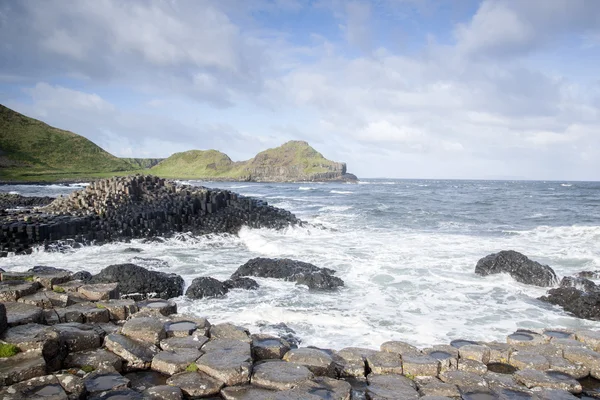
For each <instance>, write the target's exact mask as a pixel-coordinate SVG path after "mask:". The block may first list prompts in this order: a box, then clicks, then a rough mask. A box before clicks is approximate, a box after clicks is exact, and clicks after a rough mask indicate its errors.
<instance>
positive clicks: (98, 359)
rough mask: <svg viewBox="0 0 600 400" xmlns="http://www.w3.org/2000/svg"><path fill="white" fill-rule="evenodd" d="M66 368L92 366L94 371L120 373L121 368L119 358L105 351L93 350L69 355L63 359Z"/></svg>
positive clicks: (121, 362)
mask: <svg viewBox="0 0 600 400" xmlns="http://www.w3.org/2000/svg"><path fill="white" fill-rule="evenodd" d="M64 366H65V367H66V368H82V367H85V366H92V367H94V368H96V369H109V370H110V369H111V368H112V369H114V370H115V371H118V372H120V371H121V369H122V368H123V361H122V359H121V357H119V356H117V355H115V354H114V353H112V352H110V351H107V350H105V349H95V350H86V351H79V352H75V353H70V354H69V355H68V356H67V358H66V359H65V362H64Z"/></svg>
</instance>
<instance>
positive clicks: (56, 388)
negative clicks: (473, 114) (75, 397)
mask: <svg viewBox="0 0 600 400" xmlns="http://www.w3.org/2000/svg"><path fill="white" fill-rule="evenodd" d="M0 396H1V398H2V399H3V400H22V399H52V400H68V399H69V397H68V395H67V392H65V390H64V389H63V387H62V386H61V384H60V381H59V380H58V379H57V378H56V377H55V376H54V375H45V376H38V377H35V378H31V379H28V380H26V381H23V382H19V383H16V384H14V385H11V386H10V387H9V388H7V390H6V391H5V392H4V393H0Z"/></svg>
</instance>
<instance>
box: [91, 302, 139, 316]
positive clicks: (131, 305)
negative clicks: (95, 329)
mask: <svg viewBox="0 0 600 400" xmlns="http://www.w3.org/2000/svg"><path fill="white" fill-rule="evenodd" d="M96 304H97V306H98V307H103V308H106V309H107V310H108V313H109V314H110V319H111V320H113V321H124V320H126V319H127V318H129V317H130V316H131V315H133V314H135V313H137V312H138V306H137V304H136V303H135V301H133V300H129V299H122V300H106V301H99V302H98V303H96Z"/></svg>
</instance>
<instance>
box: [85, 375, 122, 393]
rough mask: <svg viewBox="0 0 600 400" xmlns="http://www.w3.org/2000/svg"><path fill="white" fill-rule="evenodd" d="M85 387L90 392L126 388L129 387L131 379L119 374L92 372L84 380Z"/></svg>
mask: <svg viewBox="0 0 600 400" xmlns="http://www.w3.org/2000/svg"><path fill="white" fill-rule="evenodd" d="M84 385H85V389H86V390H87V392H88V393H90V394H98V393H100V392H106V391H113V390H124V389H127V388H129V385H130V383H129V379H127V378H125V377H123V376H121V375H119V374H96V373H92V374H90V375H89V376H87V377H86V378H85V380H84Z"/></svg>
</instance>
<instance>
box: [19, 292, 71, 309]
mask: <svg viewBox="0 0 600 400" xmlns="http://www.w3.org/2000/svg"><path fill="white" fill-rule="evenodd" d="M17 301H18V302H19V303H25V304H31V305H33V306H36V307H40V308H43V309H46V310H47V309H52V308H54V307H66V306H70V305H71V304H74V301H73V299H71V298H70V297H69V295H67V294H64V293H54V292H49V291H39V292H37V293H34V294H30V295H28V296H23V297H21V298H20V299H19V300H17Z"/></svg>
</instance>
